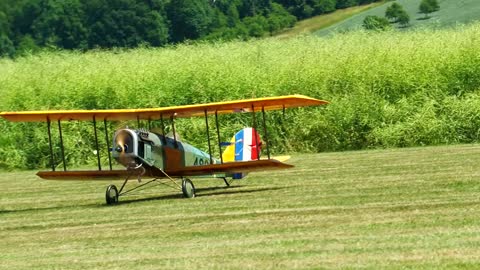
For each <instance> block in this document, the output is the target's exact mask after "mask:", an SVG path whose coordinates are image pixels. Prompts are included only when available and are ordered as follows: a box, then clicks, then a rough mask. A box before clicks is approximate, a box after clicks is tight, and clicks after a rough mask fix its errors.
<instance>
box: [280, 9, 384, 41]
mask: <svg viewBox="0 0 480 270" xmlns="http://www.w3.org/2000/svg"><path fill="white" fill-rule="evenodd" d="M382 4H383V3H382V2H374V3H371V4H368V5H362V6H354V7H349V8H345V9H338V10H336V11H335V12H332V13H329V14H324V15H319V16H315V17H312V18H309V19H305V20H301V21H299V22H297V23H296V24H295V26H294V27H292V28H290V29H287V30H286V31H283V32H281V33H279V34H278V35H276V37H277V38H289V37H294V36H296V35H299V34H305V33H311V32H314V31H316V30H318V29H322V28H326V27H329V26H330V25H334V24H336V23H339V22H341V21H343V20H345V19H347V18H350V17H352V16H353V15H355V14H358V13H362V12H364V11H366V10H368V9H371V8H374V7H377V6H379V5H382Z"/></svg>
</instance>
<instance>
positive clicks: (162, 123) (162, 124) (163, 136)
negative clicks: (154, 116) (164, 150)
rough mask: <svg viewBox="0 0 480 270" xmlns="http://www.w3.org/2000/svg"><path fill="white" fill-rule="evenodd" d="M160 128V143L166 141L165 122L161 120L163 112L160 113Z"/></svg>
mask: <svg viewBox="0 0 480 270" xmlns="http://www.w3.org/2000/svg"><path fill="white" fill-rule="evenodd" d="M160 128H161V129H162V143H163V144H166V143H167V138H166V137H165V123H164V122H163V114H160Z"/></svg>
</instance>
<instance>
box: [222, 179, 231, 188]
mask: <svg viewBox="0 0 480 270" xmlns="http://www.w3.org/2000/svg"><path fill="white" fill-rule="evenodd" d="M223 182H225V185H226V186H227V187H230V182H228V181H227V178H226V177H223Z"/></svg>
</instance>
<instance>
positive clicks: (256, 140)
mask: <svg viewBox="0 0 480 270" xmlns="http://www.w3.org/2000/svg"><path fill="white" fill-rule="evenodd" d="M252 122H253V124H252V126H253V129H254V130H255V132H254V133H253V137H255V147H256V148H257V160H260V151H259V147H258V136H257V131H256V130H257V119H256V118H255V107H254V106H253V105H252Z"/></svg>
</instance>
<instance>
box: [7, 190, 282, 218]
mask: <svg viewBox="0 0 480 270" xmlns="http://www.w3.org/2000/svg"><path fill="white" fill-rule="evenodd" d="M242 187H244V186H230V187H225V186H221V187H208V188H197V189H196V191H197V196H196V197H214V196H221V195H234V194H248V193H256V192H265V191H273V190H280V189H284V188H285V187H273V188H257V189H248V190H238V189H239V188H242ZM219 190H220V191H222V190H223V192H218V191H219ZM204 192H205V193H204ZM120 198H121V200H120V201H119V202H118V203H117V204H116V205H106V204H98V203H89V204H82V205H78V204H74V205H62V206H52V207H44V208H41V207H39V208H25V209H14V210H1V209H0V215H2V214H10V213H22V212H41V211H46V210H62V209H63V210H65V209H79V208H103V207H112V206H113V207H114V206H118V205H124V204H131V203H137V202H148V201H157V200H177V199H181V200H187V199H185V198H184V197H183V195H182V193H181V192H177V193H175V194H168V195H162V196H155V197H148V198H140V199H126V200H123V199H122V197H120Z"/></svg>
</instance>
